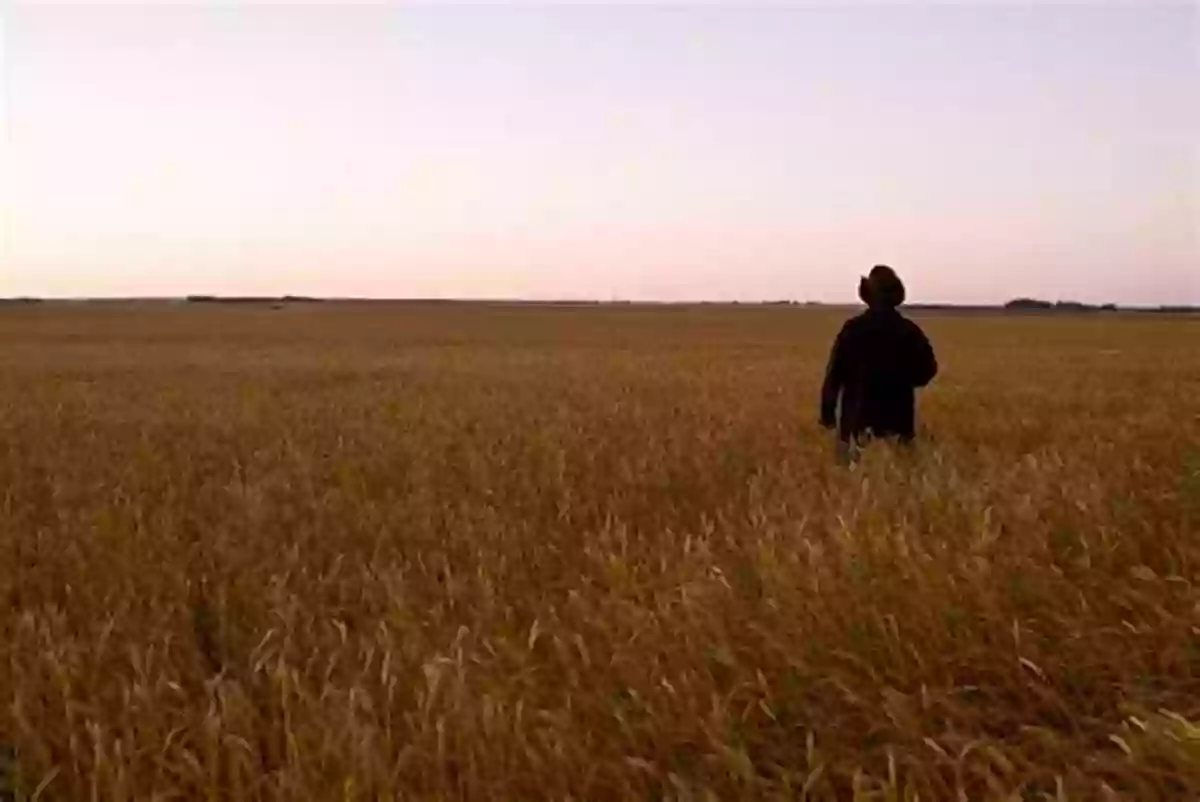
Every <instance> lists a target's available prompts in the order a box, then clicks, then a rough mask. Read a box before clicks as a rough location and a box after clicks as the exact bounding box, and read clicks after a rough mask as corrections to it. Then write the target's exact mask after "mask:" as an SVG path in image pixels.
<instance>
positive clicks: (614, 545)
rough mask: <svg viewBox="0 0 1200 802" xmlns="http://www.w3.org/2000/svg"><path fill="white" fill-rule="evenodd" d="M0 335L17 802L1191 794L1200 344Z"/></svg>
mask: <svg viewBox="0 0 1200 802" xmlns="http://www.w3.org/2000/svg"><path fill="white" fill-rule="evenodd" d="M849 313H850V311H849V310H834V309H823V310H818V309H809V308H803V307H786V306H769V307H751V306H695V307H661V308H657V307H641V306H613V307H569V306H559V307H550V306H536V307H535V306H516V305H514V306H504V305H447V304H394V305H393V304H379V305H354V304H319V305H300V304H297V305H293V306H289V307H286V308H281V309H272V308H270V307H266V306H263V307H258V306H222V305H209V304H196V305H170V304H165V303H164V304H160V305H154V304H143V305H121V304H113V305H78V306H71V305H58V304H43V305H40V306H36V307H30V308H14V307H9V308H0V549H2V551H0V798H3V797H4V796H5V794H7V795H8V797H9V798H13V799H29V798H34V797H36V798H39V799H44V800H70V801H72V802H73V801H74V800H176V799H179V800H183V799H187V800H212V801H214V802H215V801H216V800H232V801H234V802H237V801H239V800H513V801H514V802H515V801H516V800H543V799H544V800H575V801H576V802H589V801H590V800H596V801H597V802H605V801H606V800H678V801H679V802H685V801H691V800H695V801H696V802H701V801H702V800H704V801H707V800H722V801H724V800H830V801H832V800H880V801H881V802H883V801H885V800H886V801H887V802H899V801H901V800H918V799H920V800H954V801H955V802H958V801H959V800H964V801H966V800H970V801H972V802H973V801H974V800H991V801H998V800H1055V802H1057V801H1058V800H1139V802H1142V801H1146V800H1160V799H1161V800H1184V799H1195V798H1198V797H1200V319H1196V318H1190V319H1189V318H1185V317H1168V316H1150V315H1144V316H1139V315H1132V314H1113V315H1080V316H1066V315H1044V316H1036V315H1027V316H1021V315H1011V316H1002V315H986V314H972V315H966V314H946V313H937V314H932V313H931V314H925V315H923V316H922V315H916V317H917V319H918V320H919V321H920V322H921V324H922V325H923V326H924V328H925V330H926V331H927V333H928V334H929V336H930V339H931V340H932V341H933V343H934V346H935V347H936V349H937V351H938V356H939V359H940V362H941V366H942V374H941V375H940V376H939V378H938V379H937V380H936V381H935V382H934V384H933V386H931V388H930V389H929V390H928V391H926V392H925V393H924V394H923V395H922V397H921V400H920V404H921V408H920V415H921V418H920V420H921V425H922V427H923V430H924V432H925V435H926V437H925V438H924V440H923V441H922V442H921V443H920V445H919V447H918V448H917V449H915V450H914V451H913V452H911V453H894V452H893V451H891V450H890V449H889V448H887V447H884V446H879V447H872V448H871V449H868V451H867V452H866V454H865V455H864V458H863V460H862V462H860V463H859V464H858V465H856V466H854V467H853V468H848V467H842V466H839V465H838V463H837V462H836V461H835V459H834V449H833V444H832V442H831V441H830V435H829V434H828V433H827V432H825V431H823V430H822V429H820V428H819V427H818V426H817V424H816V419H817V394H818V391H819V387H820V381H821V377H822V371H823V369H824V362H825V358H826V356H827V354H828V348H829V344H830V341H831V339H832V337H833V335H834V334H835V332H836V330H837V327H838V325H839V324H840V322H841V320H842V319H844V318H845V317H846V316H847V315H848V314H849Z"/></svg>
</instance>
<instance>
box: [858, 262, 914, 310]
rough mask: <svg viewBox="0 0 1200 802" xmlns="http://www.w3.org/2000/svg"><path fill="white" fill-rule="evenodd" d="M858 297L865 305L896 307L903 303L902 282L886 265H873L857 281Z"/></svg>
mask: <svg viewBox="0 0 1200 802" xmlns="http://www.w3.org/2000/svg"><path fill="white" fill-rule="evenodd" d="M858 297H859V298H861V299H862V301H863V303H865V304H866V305H867V306H883V307H891V308H893V309H894V308H896V307H897V306H900V304H902V303H904V297H905V293H904V282H903V281H901V280H900V277H899V276H898V275H896V271H895V270H892V268H890V267H888V266H887V265H875V266H874V267H873V268H871V272H870V273H869V274H867V275H866V276H863V278H862V280H861V281H859V282H858Z"/></svg>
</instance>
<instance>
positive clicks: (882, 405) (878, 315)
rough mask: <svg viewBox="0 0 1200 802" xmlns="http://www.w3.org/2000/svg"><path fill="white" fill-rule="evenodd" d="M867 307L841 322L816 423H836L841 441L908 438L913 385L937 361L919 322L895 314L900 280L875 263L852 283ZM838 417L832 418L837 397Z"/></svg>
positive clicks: (912, 427)
mask: <svg viewBox="0 0 1200 802" xmlns="http://www.w3.org/2000/svg"><path fill="white" fill-rule="evenodd" d="M858 296H859V297H860V298H861V299H862V300H863V302H864V303H866V305H867V311H865V312H863V313H862V314H861V315H859V316H858V317H855V318H852V319H851V320H848V321H846V323H845V325H844V326H842V330H841V332H840V333H839V334H838V336H837V340H836V341H835V342H834V344H833V352H832V353H831V354H830V356H829V366H828V368H827V369H826V371H825V385H824V387H823V388H822V389H821V425H822V426H825V427H826V428H829V429H833V428H837V430H838V435H839V436H840V438H841V441H842V443H843V444H844V445H849V444H852V443H857V442H859V441H861V440H864V439H868V438H872V437H891V438H896V439H898V440H900V441H901V442H904V443H908V442H911V441H912V439H913V437H914V436H915V435H916V393H915V391H916V389H917V388H918V387H924V386H925V385H927V384H929V382H931V381H933V377H934V376H936V375H937V372H938V364H937V358H936V357H935V356H934V353H933V347H932V346H931V345H930V344H929V340H928V339H927V338H926V337H925V333H924V332H923V331H921V327H920V326H918V325H917V324H916V323H914V322H912V321H911V320H909V319H908V318H906V317H904V316H903V315H901V314H900V312H899V310H898V307H899V306H900V305H901V304H902V303H904V283H903V282H901V281H900V277H899V276H897V275H896V272H895V271H894V270H892V269H891V268H890V267H887V266H886V265H876V266H875V267H874V268H873V269H872V270H871V273H870V275H869V276H867V277H866V278H864V279H862V281H861V282H859V285H858ZM839 397H840V399H841V419H840V420H839V419H838V416H837V411H838V399H839Z"/></svg>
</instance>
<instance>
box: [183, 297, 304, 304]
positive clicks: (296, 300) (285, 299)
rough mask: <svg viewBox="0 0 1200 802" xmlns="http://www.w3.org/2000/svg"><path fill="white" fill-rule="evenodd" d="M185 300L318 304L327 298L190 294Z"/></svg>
mask: <svg viewBox="0 0 1200 802" xmlns="http://www.w3.org/2000/svg"><path fill="white" fill-rule="evenodd" d="M185 300H186V301H187V302H188V303H189V304H300V303H304V304H316V303H323V302H324V300H325V299H324V298H310V297H308V296H304V295H284V296H282V297H276V296H262V295H189V296H188V297H187V298H186V299H185Z"/></svg>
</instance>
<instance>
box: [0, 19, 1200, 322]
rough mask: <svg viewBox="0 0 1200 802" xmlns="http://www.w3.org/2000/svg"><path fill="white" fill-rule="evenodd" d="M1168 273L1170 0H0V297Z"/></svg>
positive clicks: (1177, 68) (1181, 178) (1186, 190)
mask: <svg viewBox="0 0 1200 802" xmlns="http://www.w3.org/2000/svg"><path fill="white" fill-rule="evenodd" d="M879 262H885V263H888V264H890V265H892V266H894V267H895V268H896V269H897V270H898V271H899V272H900V274H901V275H902V276H903V277H904V278H905V280H906V282H907V283H908V285H909V296H910V298H911V299H914V300H917V301H927V302H955V303H993V302H1002V301H1004V300H1007V299H1009V298H1012V297H1016V296H1035V297H1043V298H1049V299H1065V298H1070V299H1076V300H1083V301H1089V302H1098V303H1099V302H1109V301H1112V302H1118V303H1125V304H1164V303H1170V304H1174V303H1190V304H1200V4H1197V3H1192V2H1186V1H1185V2H1156V0H1144V2H1138V3H1133V2H1107V3H1101V4H1085V3H1078V2H1075V3H1058V4H1046V3H1041V2H1038V3H1033V2H1032V1H1031V2H1029V3H1027V4H1021V3H1012V2H1009V3H1003V4H994V5H989V4H982V3H962V2H960V3H938V4H932V3H924V4H922V3H884V2H881V3H876V4H868V3H861V2H850V3H842V4H838V5H834V4H831V3H830V4H826V5H813V4H795V3H793V4H785V3H776V4H773V5H760V6H747V5H744V4H739V5H737V6H736V7H734V6H732V5H729V6H721V5H720V4H717V3H711V2H710V3H707V4H704V5H686V4H682V3H670V4H663V5H656V6H644V5H638V4H633V3H610V4H604V5H591V6H584V5H579V4H557V5H540V6H534V5H518V4H512V5H504V4H495V3H493V4H489V5H475V6H460V5H435V4H405V5H396V4H392V5H353V4H351V5H340V6H334V5H325V6H319V5H288V4H281V3H263V4H240V5H239V4H225V5H215V4H208V5H204V4H163V5H158V6H153V5H150V4H141V5H122V6H105V5H96V4H93V5H52V4H42V3H26V4H15V5H14V4H3V5H0V296H6V295H8V296H11V295H38V296H75V297H78V296H131V295H148V296H163V295H181V294H188V293H209V294H256V295H258V294H274V295H280V294H288V293H290V294H304V295H322V296H341V297H346V296H357V297H462V298H473V297H484V298H501V297H502V298H514V297H524V298H532V299H552V298H594V299H601V300H613V299H620V300H647V299H656V300H694V299H709V300H742V301H755V300H780V299H793V300H816V301H827V302H839V301H850V300H853V298H854V294H855V291H856V288H857V282H858V276H859V275H861V274H863V273H865V272H867V271H868V270H869V269H870V267H871V266H872V265H873V264H876V263H879Z"/></svg>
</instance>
